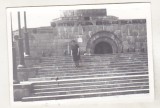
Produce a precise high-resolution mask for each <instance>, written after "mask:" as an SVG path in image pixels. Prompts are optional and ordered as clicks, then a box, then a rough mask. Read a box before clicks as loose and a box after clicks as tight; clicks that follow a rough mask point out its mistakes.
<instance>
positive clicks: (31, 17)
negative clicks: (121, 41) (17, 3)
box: [7, 3, 150, 30]
mask: <svg viewBox="0 0 160 108" xmlns="http://www.w3.org/2000/svg"><path fill="white" fill-rule="evenodd" d="M102 8H103V9H104V8H106V9H107V15H112V16H117V17H119V19H139V18H140V19H141V18H147V17H148V15H149V13H150V8H149V4H146V3H139V4H135V3H134V4H107V5H78V6H52V7H51V6H49V7H25V8H22V7H21V8H8V9H7V22H8V23H10V13H12V20H13V29H14V30H15V29H17V28H18V23H17V22H18V21H17V20H18V18H17V12H18V11H20V12H21V25H22V27H23V25H24V23H23V22H24V21H23V12H24V11H26V14H27V26H28V28H33V27H42V26H50V22H51V21H52V19H54V18H58V17H59V16H60V12H61V11H63V10H72V9H102ZM9 25H10V24H9Z"/></svg>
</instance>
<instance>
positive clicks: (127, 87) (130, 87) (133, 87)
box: [34, 85, 149, 96]
mask: <svg viewBox="0 0 160 108" xmlns="http://www.w3.org/2000/svg"><path fill="white" fill-rule="evenodd" d="M137 89H146V90H147V89H149V86H148V85H140V86H139V85H137V86H136V85H122V87H119V86H112V87H107V88H106V87H100V88H99V86H97V87H94V88H88V89H76V90H64V91H58V90H57V91H50V92H38V93H34V96H51V95H54V96H56V95H57V96H58V95H69V94H72V95H73V94H82V93H94V92H113V91H120V90H137Z"/></svg>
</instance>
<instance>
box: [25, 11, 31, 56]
mask: <svg viewBox="0 0 160 108" xmlns="http://www.w3.org/2000/svg"><path fill="white" fill-rule="evenodd" d="M24 42H25V57H28V56H30V48H29V37H28V32H27V21H26V12H24Z"/></svg>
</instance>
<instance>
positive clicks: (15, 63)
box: [10, 14, 19, 84]
mask: <svg viewBox="0 0 160 108" xmlns="http://www.w3.org/2000/svg"><path fill="white" fill-rule="evenodd" d="M10 17H11V36H12V60H13V83H14V84H17V83H19V81H18V76H17V62H16V45H15V42H14V40H13V28H12V14H10Z"/></svg>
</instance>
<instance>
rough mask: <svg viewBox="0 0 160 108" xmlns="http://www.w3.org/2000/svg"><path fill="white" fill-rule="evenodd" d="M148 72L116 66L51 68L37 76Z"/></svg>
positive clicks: (141, 67)
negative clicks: (48, 74)
mask: <svg viewBox="0 0 160 108" xmlns="http://www.w3.org/2000/svg"><path fill="white" fill-rule="evenodd" d="M143 70H144V71H148V69H147V66H135V67H134V66H132V67H129V66H128V67H122V66H121V67H120V66H119V67H118V66H115V67H112V66H110V67H107V66H106V67H100V68H98V67H97V68H94V67H92V68H91V67H82V68H75V67H72V68H56V69H54V68H50V69H41V70H39V71H38V73H37V74H39V73H48V72H50V73H75V72H81V73H84V74H85V73H87V72H95V71H97V73H98V72H99V71H100V72H108V71H111V72H113V71H117V72H123V71H124V72H126V71H133V72H134V71H143Z"/></svg>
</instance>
